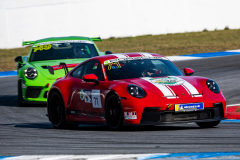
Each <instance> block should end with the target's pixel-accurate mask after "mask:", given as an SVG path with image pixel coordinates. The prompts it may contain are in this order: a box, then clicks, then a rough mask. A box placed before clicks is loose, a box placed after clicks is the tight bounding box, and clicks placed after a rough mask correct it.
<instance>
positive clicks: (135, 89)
mask: <svg viewBox="0 0 240 160" xmlns="http://www.w3.org/2000/svg"><path fill="white" fill-rule="evenodd" d="M127 91H128V93H129V94H130V95H131V96H133V97H136V98H143V97H145V92H144V90H143V89H142V88H141V87H139V86H137V85H134V84H129V85H128V86H127Z"/></svg>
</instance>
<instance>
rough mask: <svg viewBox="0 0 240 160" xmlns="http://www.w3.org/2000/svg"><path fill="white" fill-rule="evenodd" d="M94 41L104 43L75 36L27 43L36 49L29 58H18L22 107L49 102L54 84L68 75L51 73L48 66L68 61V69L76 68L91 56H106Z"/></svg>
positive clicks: (19, 98) (61, 72)
mask: <svg viewBox="0 0 240 160" xmlns="http://www.w3.org/2000/svg"><path fill="white" fill-rule="evenodd" d="M93 41H101V39H100V38H87V37H77V36H75V37H55V38H46V39H40V40H37V41H26V42H23V45H32V48H31V50H30V52H29V55H28V56H25V57H22V56H18V57H16V58H15V61H16V62H18V64H17V70H18V100H19V103H20V105H21V104H23V103H46V102H47V93H48V90H49V89H50V87H51V85H52V83H53V82H55V81H56V79H57V78H59V77H63V76H64V71H63V70H58V71H56V72H55V75H51V74H49V72H48V65H51V66H52V65H58V64H59V63H61V62H64V63H66V64H67V65H68V64H71V65H70V66H69V65H68V67H75V66H76V65H77V64H79V63H80V62H83V61H85V60H87V59H89V58H91V57H95V56H99V55H105V53H102V52H99V51H98V49H97V46H96V45H95V43H94V42H93ZM108 52H109V51H108ZM108 52H107V53H108ZM70 69H72V68H70Z"/></svg>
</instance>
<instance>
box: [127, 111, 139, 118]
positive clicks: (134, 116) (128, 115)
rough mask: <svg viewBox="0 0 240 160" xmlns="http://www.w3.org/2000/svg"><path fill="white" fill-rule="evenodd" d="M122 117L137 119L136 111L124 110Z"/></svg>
mask: <svg viewBox="0 0 240 160" xmlns="http://www.w3.org/2000/svg"><path fill="white" fill-rule="evenodd" d="M124 118H125V119H137V112H136V111H133V112H124Z"/></svg>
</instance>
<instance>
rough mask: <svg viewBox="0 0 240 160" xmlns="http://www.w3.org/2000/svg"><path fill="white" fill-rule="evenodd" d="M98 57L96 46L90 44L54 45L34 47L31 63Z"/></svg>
mask: <svg viewBox="0 0 240 160" xmlns="http://www.w3.org/2000/svg"><path fill="white" fill-rule="evenodd" d="M95 56H98V52H97V50H96V48H95V46H94V44H89V43H53V44H46V45H41V46H37V47H33V50H32V53H31V56H30V61H31V62H32V61H45V60H58V59H78V58H91V57H95Z"/></svg>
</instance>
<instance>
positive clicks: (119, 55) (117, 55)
mask: <svg viewBox="0 0 240 160" xmlns="http://www.w3.org/2000/svg"><path fill="white" fill-rule="evenodd" d="M114 56H116V57H118V59H125V58H128V57H129V56H126V55H124V54H114Z"/></svg>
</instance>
